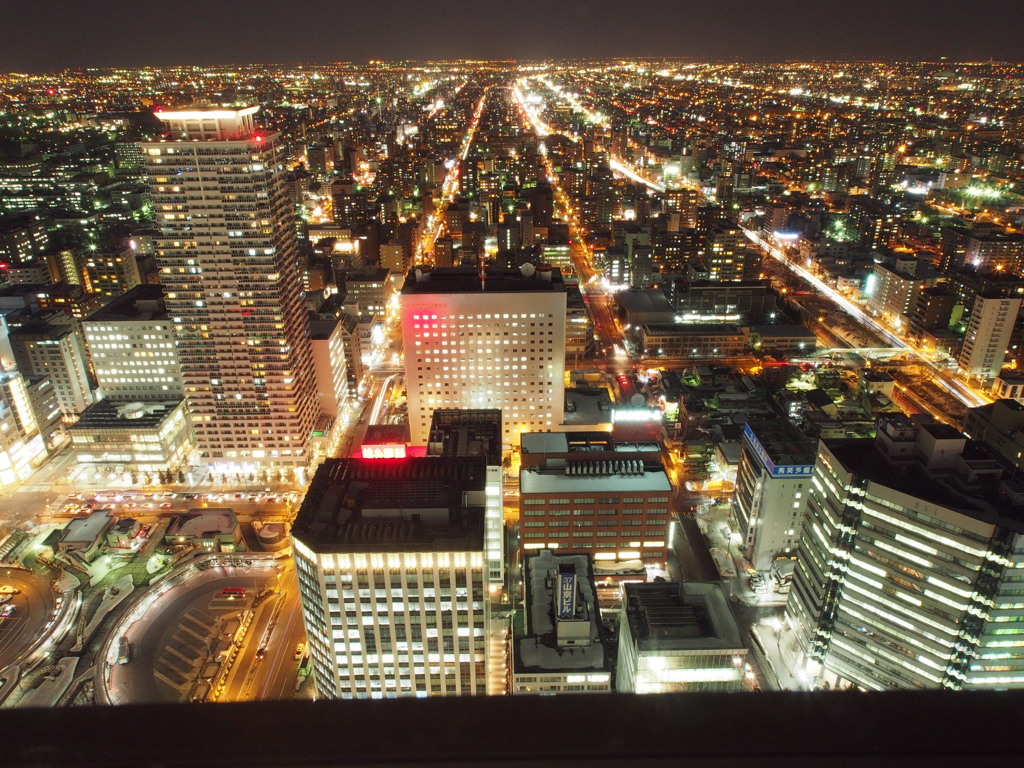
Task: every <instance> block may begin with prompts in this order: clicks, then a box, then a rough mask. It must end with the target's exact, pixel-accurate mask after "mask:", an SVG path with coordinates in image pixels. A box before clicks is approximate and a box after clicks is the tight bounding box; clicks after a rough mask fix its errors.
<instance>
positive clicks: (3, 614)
mask: <svg viewBox="0 0 1024 768" xmlns="http://www.w3.org/2000/svg"><path fill="white" fill-rule="evenodd" d="M17 609H18V606H16V605H15V604H14V603H7V605H5V606H4V607H3V608H0V619H6V618H7V617H8V616H11V615H13V614H14V612H15V611H16V610H17Z"/></svg>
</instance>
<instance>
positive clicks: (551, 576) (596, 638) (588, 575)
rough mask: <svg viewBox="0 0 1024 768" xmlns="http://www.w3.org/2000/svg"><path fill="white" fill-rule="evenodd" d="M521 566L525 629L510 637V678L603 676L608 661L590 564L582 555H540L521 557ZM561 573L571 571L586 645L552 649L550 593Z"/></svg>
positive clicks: (554, 629) (552, 594)
mask: <svg viewBox="0 0 1024 768" xmlns="http://www.w3.org/2000/svg"><path fill="white" fill-rule="evenodd" d="M524 566H525V571H526V573H525V579H524V581H525V583H526V627H525V631H523V632H521V633H520V632H517V633H516V637H515V640H514V645H513V650H514V652H515V670H516V673H517V674H523V673H531V672H533V673H538V672H539V673H552V672H561V671H576V670H590V671H597V670H605V671H606V670H608V669H609V664H610V657H609V654H608V653H607V652H606V649H605V647H604V642H603V641H604V628H603V625H602V624H601V615H600V610H599V608H598V604H597V594H596V591H595V588H594V574H593V571H592V569H591V565H590V558H589V557H588V556H587V555H582V554H581V555H556V554H554V553H553V552H552V551H551V550H548V549H542V550H539V551H538V552H536V553H535V554H533V555H530V556H529V557H527V558H526V562H525V563H524ZM561 567H571V568H573V569H574V570H575V573H576V587H577V600H581V601H582V606H580V607H581V608H582V611H580V614H581V616H582V620H584V621H586V622H587V624H588V625H589V631H588V639H589V641H590V642H589V645H578V646H570V647H562V648H560V647H559V646H558V642H557V622H558V621H559V619H558V618H556V615H555V590H556V588H557V582H558V574H559V570H560V568H561Z"/></svg>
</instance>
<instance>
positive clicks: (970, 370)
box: [957, 294, 1021, 381]
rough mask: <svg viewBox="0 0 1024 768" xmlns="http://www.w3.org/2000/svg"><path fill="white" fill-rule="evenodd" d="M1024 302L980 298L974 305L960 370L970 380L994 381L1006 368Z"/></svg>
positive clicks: (958, 366)
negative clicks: (1004, 363) (1013, 334)
mask: <svg viewBox="0 0 1024 768" xmlns="http://www.w3.org/2000/svg"><path fill="white" fill-rule="evenodd" d="M1020 305H1021V299H1020V297H1019V296H1016V297H1004V296H999V295H993V294H988V295H979V296H978V297H977V298H976V299H975V301H974V308H973V310H972V311H971V317H970V320H969V321H968V323H967V333H966V334H965V335H964V345H963V347H962V348H961V349H960V357H959V359H958V360H957V368H958V369H959V371H960V372H961V373H962V374H963V375H964V376H967V377H968V378H973V377H975V376H977V377H979V378H981V379H982V380H985V381H991V380H992V379H993V378H994V377H995V376H996V374H998V373H999V370H1000V369H1001V368H1002V367H1003V361H1004V360H1005V359H1006V351H1007V347H1008V346H1009V344H1010V335H1011V334H1012V333H1013V326H1014V325H1015V324H1016V322H1017V315H1018V314H1020Z"/></svg>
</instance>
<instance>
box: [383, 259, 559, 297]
mask: <svg viewBox="0 0 1024 768" xmlns="http://www.w3.org/2000/svg"><path fill="white" fill-rule="evenodd" d="M484 274H485V278H486V279H485V280H484V281H482V282H481V280H480V272H479V270H478V269H477V268H476V267H439V268H431V267H422V266H421V267H414V268H413V269H412V270H411V271H410V272H409V274H408V275H407V276H406V278H405V284H404V285H403V286H402V293H405V294H431V293H480V292H486V293H518V292H523V291H532V292H545V293H560V292H562V293H564V292H565V283H564V282H563V281H562V273H561V270H559V269H558V267H535V266H534V265H532V264H524V265H523V266H522V267H520V268H519V269H507V268H504V267H486V268H485V270H484Z"/></svg>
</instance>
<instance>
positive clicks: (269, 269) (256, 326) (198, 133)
mask: <svg viewBox="0 0 1024 768" xmlns="http://www.w3.org/2000/svg"><path fill="white" fill-rule="evenodd" d="M258 109H259V108H258V107H246V108H244V109H211V108H202V107H199V108H195V109H188V110H183V111H167V112H159V113H158V114H157V117H159V118H160V119H161V120H163V121H164V123H165V125H166V128H167V133H166V134H165V135H164V136H163V137H162V138H161V139H159V140H157V141H146V142H141V144H140V146H141V147H142V149H143V151H144V152H145V171H146V176H147V179H148V183H149V187H150V191H151V194H152V196H153V211H154V215H155V217H156V219H157V226H158V228H159V231H160V234H159V235H158V236H157V237H156V238H155V256H156V261H157V266H158V267H159V269H160V282H161V284H162V285H163V287H164V291H165V294H164V295H165V300H166V302H167V311H168V314H169V315H170V317H171V323H172V325H173V327H174V334H175V338H176V343H177V351H178V356H179V359H180V361H181V368H182V377H183V383H184V387H185V398H186V400H187V402H188V409H189V413H190V416H191V419H192V422H193V425H194V427H195V434H196V439H197V441H198V446H199V449H200V452H201V456H202V460H203V461H204V462H206V463H211V464H219V465H222V466H224V467H226V468H234V469H245V468H249V469H255V468H256V467H258V466H265V467H277V468H286V467H293V468H297V469H302V468H304V467H305V465H306V464H307V460H308V456H307V447H308V444H309V441H310V439H311V433H312V431H313V426H314V423H315V422H316V419H317V416H318V409H317V394H316V384H315V382H314V379H313V364H312V356H311V354H312V353H311V349H310V341H309V324H308V321H307V314H306V307H305V305H304V303H303V297H302V275H301V273H300V267H299V259H298V258H297V254H296V247H297V246H296V234H295V226H294V207H293V203H292V201H291V199H290V198H289V196H288V191H287V189H286V184H285V172H286V167H285V159H286V147H285V142H284V140H283V139H282V138H281V136H280V134H277V133H265V132H262V131H260V130H258V129H257V128H256V126H255V124H254V115H255V113H256V111H257V110H258Z"/></svg>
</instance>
